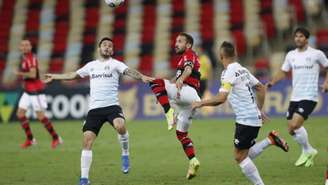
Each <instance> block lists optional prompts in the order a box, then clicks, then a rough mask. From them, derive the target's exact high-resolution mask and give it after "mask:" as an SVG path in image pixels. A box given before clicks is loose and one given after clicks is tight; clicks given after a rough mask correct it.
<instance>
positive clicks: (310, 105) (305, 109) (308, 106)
mask: <svg viewBox="0 0 328 185" xmlns="http://www.w3.org/2000/svg"><path fill="white" fill-rule="evenodd" d="M316 105H317V102H315V101H311V100H301V101H291V102H290V103H289V107H288V112H287V115H286V117H287V120H291V119H292V118H293V114H294V113H297V114H299V115H301V116H302V117H303V118H304V120H307V119H308V117H309V115H310V114H311V113H312V112H313V110H314V108H315V106H316Z"/></svg>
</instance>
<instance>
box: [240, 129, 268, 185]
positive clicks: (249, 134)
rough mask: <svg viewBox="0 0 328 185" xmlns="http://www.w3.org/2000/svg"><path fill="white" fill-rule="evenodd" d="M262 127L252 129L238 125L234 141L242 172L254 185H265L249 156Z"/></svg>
mask: <svg viewBox="0 0 328 185" xmlns="http://www.w3.org/2000/svg"><path fill="white" fill-rule="evenodd" d="M259 129H260V127H251V126H246V125H241V124H238V123H237V124H236V129H235V137H234V138H235V139H234V145H235V150H234V156H235V160H236V162H237V163H238V164H239V166H240V168H241V171H242V172H243V173H244V175H245V176H246V177H247V178H248V179H249V180H250V181H251V182H252V183H253V184H254V185H264V183H263V180H262V178H261V176H260V174H259V172H258V170H257V168H256V166H255V164H254V163H253V161H252V160H251V158H250V157H249V156H248V155H249V154H248V152H249V148H251V147H252V146H254V144H255V139H256V137H257V135H258V132H259Z"/></svg>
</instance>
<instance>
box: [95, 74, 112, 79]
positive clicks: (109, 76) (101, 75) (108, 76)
mask: <svg viewBox="0 0 328 185" xmlns="http://www.w3.org/2000/svg"><path fill="white" fill-rule="evenodd" d="M111 77H113V75H112V74H108V73H102V74H92V75H91V79H95V78H111Z"/></svg>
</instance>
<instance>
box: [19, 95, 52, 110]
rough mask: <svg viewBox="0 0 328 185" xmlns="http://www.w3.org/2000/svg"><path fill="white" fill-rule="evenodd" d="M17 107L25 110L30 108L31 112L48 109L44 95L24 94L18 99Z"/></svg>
mask: <svg viewBox="0 0 328 185" xmlns="http://www.w3.org/2000/svg"><path fill="white" fill-rule="evenodd" d="M18 107H19V108H21V109H25V110H27V109H28V108H29V107H32V109H33V111H44V110H46V109H47V107H48V106H47V99H46V95H44V94H37V95H31V94H28V93H26V92H24V93H23V95H22V96H21V98H20V99H19V103H18Z"/></svg>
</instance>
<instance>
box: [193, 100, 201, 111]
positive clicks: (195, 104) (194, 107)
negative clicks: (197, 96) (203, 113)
mask: <svg viewBox="0 0 328 185" xmlns="http://www.w3.org/2000/svg"><path fill="white" fill-rule="evenodd" d="M200 107H202V103H201V102H200V101H194V102H192V103H191V108H192V110H195V109H198V108H200Z"/></svg>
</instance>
